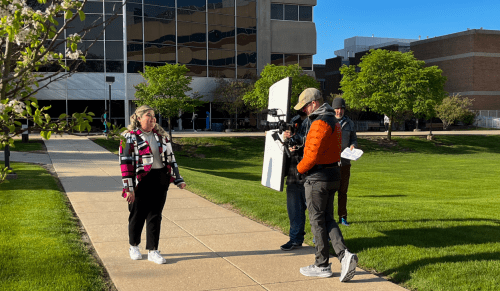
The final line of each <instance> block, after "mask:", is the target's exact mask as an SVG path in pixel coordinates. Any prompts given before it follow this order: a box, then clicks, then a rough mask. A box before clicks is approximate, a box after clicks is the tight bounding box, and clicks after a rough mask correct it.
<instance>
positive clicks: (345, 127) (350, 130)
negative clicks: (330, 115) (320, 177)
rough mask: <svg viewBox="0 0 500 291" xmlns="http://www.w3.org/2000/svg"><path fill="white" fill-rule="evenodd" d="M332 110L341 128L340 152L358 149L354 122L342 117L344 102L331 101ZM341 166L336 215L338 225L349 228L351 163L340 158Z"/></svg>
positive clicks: (336, 99) (338, 100)
mask: <svg viewBox="0 0 500 291" xmlns="http://www.w3.org/2000/svg"><path fill="white" fill-rule="evenodd" d="M332 108H333V110H335V117H336V118H337V120H338V121H339V124H340V127H341V128H342V151H343V150H345V149H346V148H350V149H351V151H352V150H353V149H354V148H355V147H358V137H357V136H356V128H355V127H354V122H353V121H352V120H351V119H350V118H349V117H347V116H345V115H344V114H345V100H344V99H343V98H340V97H339V98H335V99H333V103H332ZM341 164H342V165H341V166H340V187H339V191H338V193H339V194H338V195H339V196H338V209H337V213H338V215H339V223H340V224H343V225H345V226H349V223H348V222H347V189H348V188H349V178H350V177H351V161H350V160H349V159H344V158H342V159H341Z"/></svg>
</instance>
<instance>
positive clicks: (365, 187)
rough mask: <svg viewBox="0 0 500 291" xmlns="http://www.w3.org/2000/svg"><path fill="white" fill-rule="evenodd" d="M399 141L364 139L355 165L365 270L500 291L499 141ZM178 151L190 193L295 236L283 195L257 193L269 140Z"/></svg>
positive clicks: (353, 206)
mask: <svg viewBox="0 0 500 291" xmlns="http://www.w3.org/2000/svg"><path fill="white" fill-rule="evenodd" d="M393 139H394V140H395V141H397V146H393V147H383V146H382V147H381V146H379V145H378V144H377V143H375V142H374V141H371V140H366V139H360V147H361V148H362V149H363V150H364V151H365V154H364V155H363V157H362V158H361V159H360V160H358V161H355V162H353V166H352V173H351V181H350V189H349V199H348V211H349V216H348V218H349V221H350V223H351V226H349V227H344V226H342V227H341V229H342V231H343V234H344V238H345V240H346V244H347V246H348V247H349V248H350V249H351V251H353V252H356V253H358V255H359V265H360V266H361V267H362V268H364V269H367V270H373V271H374V272H377V273H382V274H384V275H385V276H387V277H389V278H390V280H392V281H393V282H396V283H398V284H400V285H402V286H404V287H406V288H408V289H412V290H419V291H422V290H500V214H499V212H500V210H499V209H500V198H499V195H498V194H499V192H500V190H498V189H499V182H498V181H499V179H498V177H499V176H500V167H499V166H498V165H499V164H500V146H499V145H500V136H436V137H435V141H427V140H425V139H422V138H393ZM174 141H175V142H176V143H180V144H185V145H186V146H185V147H184V150H183V151H180V152H176V158H177V160H178V163H179V166H180V172H181V174H182V175H183V176H184V178H185V180H186V182H187V184H188V189H189V190H190V191H192V192H194V193H197V194H199V195H201V196H203V197H206V198H207V199H209V200H211V201H214V202H216V203H219V204H231V205H232V206H233V207H235V208H236V209H238V210H239V211H240V212H241V213H243V214H244V215H247V216H250V217H252V218H254V219H256V220H258V221H262V222H264V223H266V224H268V225H271V226H274V227H277V228H280V229H281V230H282V231H283V232H285V233H288V227H289V225H288V216H287V213H286V199H285V193H281V192H277V191H274V190H271V189H268V188H265V187H263V186H261V185H260V178H261V172H262V161H263V148H264V139H263V138H182V139H174ZM111 148H114V149H116V148H117V144H116V143H115V144H114V145H113V146H112V147H111ZM335 208H336V202H335ZM335 211H336V210H335ZM306 232H307V235H306V242H308V243H309V244H311V245H312V235H311V232H310V226H309V223H307V224H306ZM276 247H278V246H276Z"/></svg>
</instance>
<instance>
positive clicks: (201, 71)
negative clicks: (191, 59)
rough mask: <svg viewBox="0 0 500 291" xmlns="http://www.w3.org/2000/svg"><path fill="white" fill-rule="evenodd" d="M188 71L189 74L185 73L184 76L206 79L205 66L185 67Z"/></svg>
mask: <svg viewBox="0 0 500 291" xmlns="http://www.w3.org/2000/svg"><path fill="white" fill-rule="evenodd" d="M186 67H187V68H188V69H189V72H187V73H186V76H195V77H206V76H207V67H206V66H191V65H189V66H186Z"/></svg>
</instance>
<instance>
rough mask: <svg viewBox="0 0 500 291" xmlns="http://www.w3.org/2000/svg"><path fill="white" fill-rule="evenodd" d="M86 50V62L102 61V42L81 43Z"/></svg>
mask: <svg viewBox="0 0 500 291" xmlns="http://www.w3.org/2000/svg"><path fill="white" fill-rule="evenodd" d="M83 43H84V45H85V48H86V53H87V56H86V58H87V59H88V60H92V59H99V60H102V59H104V42H103V41H95V42H94V41H85V42H83Z"/></svg>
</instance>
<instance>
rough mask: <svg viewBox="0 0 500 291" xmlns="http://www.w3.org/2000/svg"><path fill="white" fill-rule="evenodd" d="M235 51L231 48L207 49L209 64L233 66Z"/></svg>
mask: <svg viewBox="0 0 500 291" xmlns="http://www.w3.org/2000/svg"><path fill="white" fill-rule="evenodd" d="M235 62H236V59H235V52H234V51H233V50H208V65H209V66H233V67H234V65H235Z"/></svg>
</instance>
